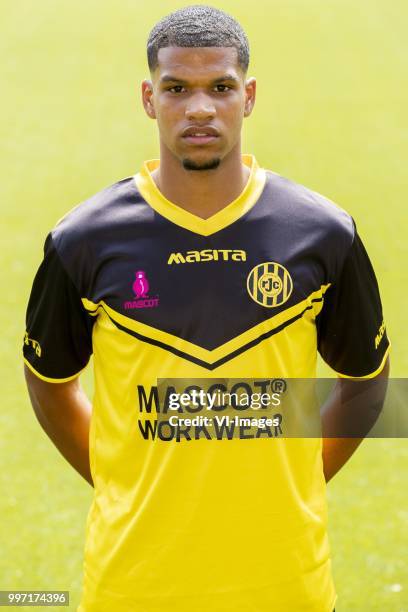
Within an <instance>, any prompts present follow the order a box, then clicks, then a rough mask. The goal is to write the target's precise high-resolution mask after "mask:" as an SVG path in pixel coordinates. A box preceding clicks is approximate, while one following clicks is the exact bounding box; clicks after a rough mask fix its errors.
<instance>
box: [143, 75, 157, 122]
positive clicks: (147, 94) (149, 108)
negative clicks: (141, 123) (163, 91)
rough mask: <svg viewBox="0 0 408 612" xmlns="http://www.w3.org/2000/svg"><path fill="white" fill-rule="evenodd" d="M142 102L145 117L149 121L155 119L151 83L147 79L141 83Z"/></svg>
mask: <svg viewBox="0 0 408 612" xmlns="http://www.w3.org/2000/svg"><path fill="white" fill-rule="evenodd" d="M142 102H143V106H144V109H145V111H146V114H147V116H148V117H150V119H156V113H155V110H154V103H153V83H152V82H151V81H149V80H148V79H145V80H144V81H143V82H142Z"/></svg>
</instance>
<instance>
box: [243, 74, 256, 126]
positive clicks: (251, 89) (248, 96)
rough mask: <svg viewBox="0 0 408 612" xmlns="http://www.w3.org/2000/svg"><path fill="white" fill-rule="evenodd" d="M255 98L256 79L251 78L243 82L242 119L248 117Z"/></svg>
mask: <svg viewBox="0 0 408 612" xmlns="http://www.w3.org/2000/svg"><path fill="white" fill-rule="evenodd" d="M255 98H256V79H255V77H251V78H250V79H247V80H246V81H245V106H244V117H249V115H250V114H251V113H252V109H253V108H254V104H255Z"/></svg>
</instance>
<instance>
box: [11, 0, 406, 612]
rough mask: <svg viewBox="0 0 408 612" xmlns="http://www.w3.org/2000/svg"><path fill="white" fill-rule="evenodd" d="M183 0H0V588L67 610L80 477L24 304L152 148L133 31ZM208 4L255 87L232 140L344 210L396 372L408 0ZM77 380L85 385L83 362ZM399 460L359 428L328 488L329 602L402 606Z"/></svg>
mask: <svg viewBox="0 0 408 612" xmlns="http://www.w3.org/2000/svg"><path fill="white" fill-rule="evenodd" d="M187 4H189V3H188V2H169V1H163V0H162V1H158V0H150V1H149V2H146V3H141V2H137V0H115V1H114V0H103V1H102V2H101V1H99V2H97V1H96V0H84V1H81V2H80V1H79V0H70V1H68V0H59V1H58V2H52V1H51V0H41V1H40V2H37V3H34V2H32V0H31V1H28V0H17V1H16V0H1V4H0V12H1V25H2V35H1V37H0V56H1V68H0V70H1V73H2V74H1V76H2V79H1V80H2V84H3V85H2V94H1V99H0V105H1V119H2V121H1V127H0V146H1V174H2V179H1V182H0V192H1V209H2V227H3V231H2V239H3V247H2V249H1V253H0V257H1V259H2V270H3V281H2V284H3V294H2V300H1V320H2V321H3V324H4V328H3V333H2V334H1V348H0V355H1V363H2V372H3V379H2V389H3V392H4V401H3V407H2V410H1V411H0V425H1V438H0V445H1V446H0V468H1V469H0V516H1V524H0V541H1V555H0V589H68V590H70V592H71V605H70V610H75V609H76V607H77V605H78V601H79V595H80V588H81V580H82V555H83V543H84V535H85V519H86V514H87V511H88V508H89V505H90V501H91V493H92V491H91V488H90V487H89V485H87V484H86V483H85V481H82V479H81V478H80V477H79V476H77V475H76V473H75V472H74V471H73V470H72V468H70V466H69V465H68V464H67V463H66V462H65V460H64V459H63V458H62V457H61V456H60V455H59V454H58V452H57V451H56V450H55V448H54V447H53V446H52V444H51V442H50V441H49V440H48V438H47V437H46V435H45V434H44V433H43V431H42V430H41V428H40V426H39V425H38V423H37V421H36V419H35V416H34V413H33V411H32V409H31V407H30V405H29V400H28V396H27V393H26V390H25V385H24V382H23V375H22V361H21V357H20V348H21V344H22V336H23V332H24V313H25V306H26V302H27V299H28V295H29V291H30V288H31V282H32V279H33V275H34V272H35V270H36V269H37V267H38V265H39V263H40V260H41V256H42V247H43V242H44V238H45V235H46V233H47V232H48V230H49V229H50V228H52V227H53V225H54V224H55V223H56V221H57V220H58V219H59V218H60V217H61V216H62V215H63V214H64V213H65V212H66V211H68V210H69V209H70V208H72V207H73V206H74V205H76V204H77V203H78V202H80V201H81V200H83V199H85V198H87V197H88V196H90V195H91V194H93V193H95V192H96V191H99V190H100V189H101V188H103V187H104V186H106V185H108V184H111V183H113V182H115V181H117V180H119V179H120V178H122V177H125V176H128V175H130V174H133V173H135V172H136V171H137V170H138V169H139V166H140V164H141V162H142V160H143V159H147V158H151V157H157V156H158V139H157V133H156V126H155V124H154V122H152V121H151V120H148V119H147V117H146V116H145V114H144V111H143V108H142V106H141V101H140V82H141V80H142V79H143V78H145V77H146V76H148V75H147V67H146V60H145V44H146V38H147V35H148V32H149V30H150V28H151V27H152V26H153V25H154V23H155V22H156V21H157V20H158V19H159V18H160V17H161V16H163V15H164V14H166V13H168V12H171V11H172V10H174V9H176V8H179V7H181V6H185V5H187ZM213 5H214V6H218V7H220V8H223V9H224V10H227V11H229V12H231V13H232V14H233V15H235V16H236V17H237V18H238V19H239V20H240V21H241V23H242V25H243V26H244V28H245V29H246V31H247V34H248V36H249V39H250V42H251V47H252V57H251V65H250V71H249V72H250V76H256V77H257V79H258V98H257V104H256V107H255V110H254V113H253V115H252V117H251V118H249V119H247V120H246V123H245V126H244V128H245V132H244V148H243V150H244V151H245V152H252V153H254V154H255V155H256V157H257V159H258V161H259V162H260V163H261V165H263V166H265V167H268V168H270V169H272V170H274V171H275V172H278V173H280V174H282V175H284V176H287V177H289V178H291V179H293V180H295V181H297V182H300V183H303V184H305V185H307V186H308V187H311V188H312V189H314V190H316V191H319V192H321V193H323V194H325V195H326V196H328V197H329V198H331V199H332V200H334V201H336V202H337V203H339V204H340V205H341V206H342V207H343V208H345V209H346V210H348V211H349V212H350V213H351V214H352V215H353V216H354V218H355V220H356V222H357V225H358V228H359V232H360V234H361V235H362V237H363V239H364V242H365V244H366V247H367V250H368V252H369V254H370V256H371V259H372V261H373V264H374V267H375V270H376V272H377V276H378V279H379V283H380V287H381V293H382V299H383V306H384V311H385V316H386V321H387V324H388V332H389V336H390V338H391V339H392V342H393V349H392V353H391V360H392V375H393V376H394V377H404V376H406V374H407V371H408V367H407V366H408V352H407V350H406V349H407V329H406V326H405V319H404V317H405V314H404V307H403V296H404V294H406V286H407V282H408V278H407V212H406V208H405V207H406V202H405V197H406V193H407V188H408V178H407V171H406V163H407V158H408V131H407V107H408V87H407V75H408V43H407V29H408V4H407V2H406V0H392V2H390V1H389V0H353V1H352V0H253V1H252V2H250V3H248V2H244V1H243V0H235V1H230V0H226V1H224V2H215V1H214V2H213ZM320 371H321V372H322V373H326V374H327V370H326V369H325V368H323V367H322V368H321V370H320ZM85 386H86V388H87V389H88V391H89V392H90V393H91V369H90V368H88V371H87V373H86V376H85ZM407 457H408V444H407V441H406V440H400V441H397V440H367V441H366V442H365V443H364V444H363V446H362V447H361V448H360V449H359V450H358V452H357V453H356V455H355V456H354V457H353V458H352V459H351V460H350V462H349V463H348V464H347V465H346V467H345V468H344V469H343V470H342V471H341V473H339V474H338V475H337V476H336V478H335V479H334V480H333V481H332V482H331V483H330V485H329V487H328V496H329V508H330V537H331V545H332V552H333V563H334V577H335V581H336V586H337V589H338V593H339V600H338V603H337V605H336V610H337V611H338V612H360V611H361V612H362V611H364V612H371V611H377V610H378V611H381V612H397V611H398V612H403V611H405V612H407V611H408V581H407V566H408V562H407V544H408V538H407V531H408V530H407V522H408V486H407V485H408V483H407V476H406V470H407ZM192 612H193V611H192ZM282 612H286V611H282ZM288 612H291V611H288Z"/></svg>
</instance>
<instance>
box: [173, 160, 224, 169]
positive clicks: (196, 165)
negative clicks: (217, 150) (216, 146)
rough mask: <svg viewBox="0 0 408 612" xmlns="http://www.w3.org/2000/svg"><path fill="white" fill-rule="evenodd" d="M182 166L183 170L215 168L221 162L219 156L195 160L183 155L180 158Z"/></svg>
mask: <svg viewBox="0 0 408 612" xmlns="http://www.w3.org/2000/svg"><path fill="white" fill-rule="evenodd" d="M182 163H183V168H185V170H215V168H218V166H219V165H220V163H221V158H220V157H213V158H212V159H207V160H205V161H196V160H194V159H191V158H189V157H185V158H183V160H182Z"/></svg>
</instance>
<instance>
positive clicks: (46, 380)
mask: <svg viewBox="0 0 408 612" xmlns="http://www.w3.org/2000/svg"><path fill="white" fill-rule="evenodd" d="M23 359H24V363H25V364H26V366H27V367H28V369H29V370H30V371H31V372H32V373H33V374H35V375H36V376H37V378H40V379H41V380H44V381H45V382H49V383H57V384H58V383H65V382H69V381H70V380H74V379H75V378H78V376H79V375H80V374H82V372H83V371H84V370H86V368H87V367H88V364H89V361H88V363H87V364H86V366H85V367H84V368H82V370H79V372H77V373H76V374H72V376H67V377H66V378H50V377H49V376H43V375H42V374H40V373H39V372H38V371H37V370H36V369H35V368H34V367H33V366H32V365H31V363H30V362H29V361H28V359H26V358H25V357H24V358H23Z"/></svg>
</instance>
